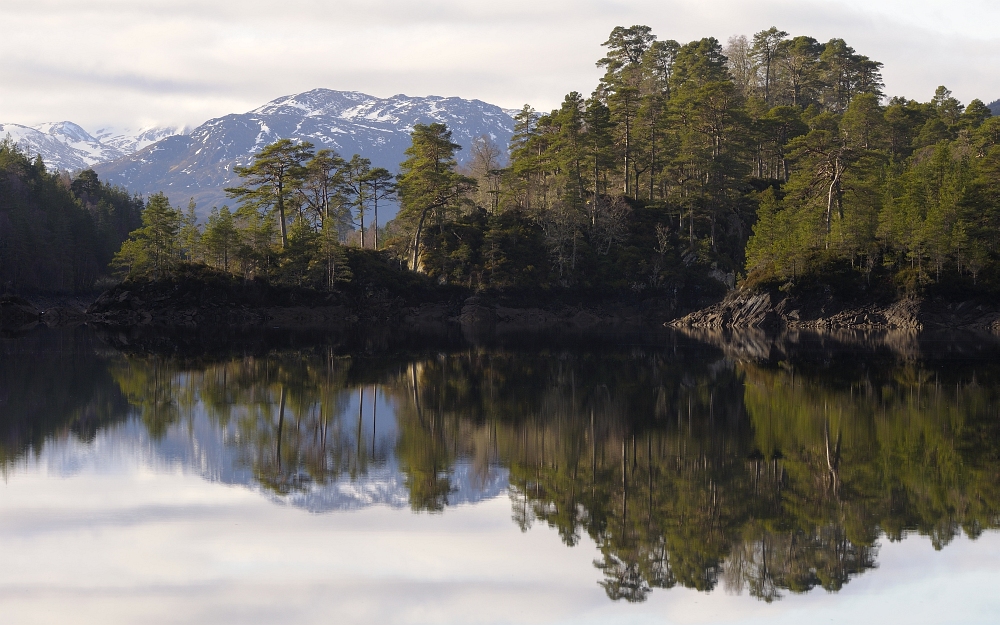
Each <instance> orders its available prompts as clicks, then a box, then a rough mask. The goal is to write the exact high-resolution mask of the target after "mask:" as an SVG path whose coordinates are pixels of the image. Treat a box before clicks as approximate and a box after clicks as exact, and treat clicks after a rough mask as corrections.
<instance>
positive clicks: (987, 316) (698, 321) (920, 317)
mask: <svg viewBox="0 0 1000 625" xmlns="http://www.w3.org/2000/svg"><path fill="white" fill-rule="evenodd" d="M668 325H670V326H672V327H675V328H695V329H713V330H720V329H762V330H770V331H776V330H786V329H787V330H836V329H851V330H869V331H871V330H876V331H882V330H904V331H912V332H921V331H925V330H970V331H978V332H988V333H991V334H992V333H1000V305H997V303H994V302H988V301H981V300H967V301H957V302H956V301H947V300H943V299H933V298H924V297H910V298H904V299H900V300H896V301H889V302H868V303H866V302H856V301H845V300H843V299H841V298H838V297H836V296H835V295H834V294H833V293H832V292H831V291H830V290H829V289H825V290H820V291H818V292H813V293H809V294H807V295H789V294H786V293H782V292H780V291H774V290H757V291H750V290H740V291H734V292H732V293H730V294H729V296H727V297H726V298H725V299H724V300H723V301H721V302H718V303H716V304H713V305H711V306H709V307H707V308H704V309H701V310H698V311H695V312H693V313H690V314H687V315H685V316H683V317H680V318H679V319H675V320H673V321H671V322H669V324H668Z"/></svg>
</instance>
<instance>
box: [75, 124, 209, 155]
mask: <svg viewBox="0 0 1000 625" xmlns="http://www.w3.org/2000/svg"><path fill="white" fill-rule="evenodd" d="M188 132H190V128H185V127H183V126H148V127H143V128H139V129H138V130H135V129H131V128H124V129H116V128H101V129H99V130H98V131H97V132H95V133H94V136H95V137H97V140H98V141H100V142H101V143H102V144H103V145H106V146H109V147H112V148H115V149H117V150H119V151H120V152H121V153H122V156H125V155H128V154H132V153H133V152H138V151H139V150H141V149H143V148H145V147H146V146H149V145H152V144H154V143H156V142H157V141H159V140H160V139H165V138H166V137H172V136H174V135H183V134H186V133H188Z"/></svg>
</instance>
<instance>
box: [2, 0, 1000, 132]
mask: <svg viewBox="0 0 1000 625" xmlns="http://www.w3.org/2000/svg"><path fill="white" fill-rule="evenodd" d="M998 19H1000V7H998V6H994V4H991V3H988V2H986V1H985V0H966V1H965V2H952V3H950V4H948V5H947V6H945V5H943V4H942V3H940V2H934V1H932V0H910V1H908V2H903V0H871V1H868V2H865V1H862V0H841V1H840V2H820V1H818V0H813V1H811V2H809V1H805V2H803V1H798V2H792V1H790V0H759V1H757V2H753V3H749V2H738V1H736V0H701V1H694V0H666V1H664V0H658V1H653V0H636V1H630V2H615V1H610V0H584V1H575V2H573V1H570V0H553V1H549V2H539V1H538V0H535V1H528V0H509V1H507V2H473V1H468V0H464V1H463V0H430V1H427V2H420V3H417V2H409V1H403V0H373V1H369V2H362V1H360V0H341V1H335V2H330V1H321V0H285V1H284V2H282V3H280V6H278V5H275V4H274V3H273V2H270V1H266V2H265V1H263V0H242V1H238V2H237V1H235V0H219V1H215V2H202V1H198V2H195V1H191V0H145V1H136V0H77V1H75V2H70V1H66V0H33V1H31V2H28V1H25V0H5V2H3V3H2V4H0V23H2V24H4V37H3V38H0V84H2V85H3V89H2V90H0V121H5V122H8V121H9V122H17V123H28V124H31V123H39V122H43V121H53V120H62V119H69V120H73V121H76V122H77V123H80V124H82V125H83V126H84V127H86V128H88V129H95V128H97V127H100V126H108V125H113V126H132V127H134V126H137V125H147V124H153V123H158V124H188V125H196V124H199V123H201V122H202V121H205V120H206V119H207V118H209V117H214V116H219V115H224V114H226V113H231V112H242V111H246V110H249V109H252V108H254V107H256V106H258V105H260V104H262V103H263V102H265V101H268V100H271V99H273V98H275V97H278V96H281V95H286V94H290V93H296V92H300V91H305V90H308V89H312V88H316V87H328V88H333V89H346V90H358V91H364V92H367V93H372V94H374V95H382V96H388V95H392V94H395V93H407V94H410V95H430V94H433V95H446V96H450V95H458V96H462V97H467V98H478V99H482V100H486V101H489V102H493V103H496V104H499V105H501V106H506V107H518V106H520V105H521V104H524V103H525V102H528V103H531V104H532V105H534V106H536V108H539V109H543V110H544V109H548V108H551V107H554V106H557V105H558V103H559V102H560V101H561V99H562V96H563V95H564V94H565V93H567V92H569V91H572V90H577V91H581V92H583V93H589V92H590V91H591V90H592V89H593V87H594V85H595V83H596V81H597V78H598V76H599V72H598V70H597V68H596V67H594V61H595V60H596V59H597V58H600V56H601V51H602V50H601V47H600V43H601V42H602V41H604V39H605V38H606V37H607V34H608V32H610V30H611V28H613V27H614V26H616V25H622V24H624V25H631V24H637V23H641V24H648V25H650V26H651V27H652V28H653V30H654V32H656V33H657V34H658V35H659V36H660V37H661V38H670V39H677V40H679V41H688V40H691V39H696V38H700V37H703V36H714V37H717V38H718V39H720V40H723V41H724V40H725V39H726V38H727V37H728V36H730V35H732V34H748V35H749V34H752V33H753V32H754V31H756V30H760V29H763V28H767V27H769V26H771V25H777V26H778V27H780V28H782V29H784V30H787V31H789V32H791V33H793V34H808V35H811V36H813V37H816V38H818V39H821V40H826V39H830V38H832V37H842V38H844V39H846V40H847V41H848V43H849V44H851V45H852V46H854V48H856V49H857V50H858V51H859V52H861V53H863V54H867V55H868V56H870V57H872V58H875V59H877V60H880V61H882V62H884V63H885V65H886V67H885V78H886V86H887V91H888V92H889V93H890V94H905V95H907V96H909V97H914V98H919V99H927V98H929V97H930V95H931V94H932V93H933V90H934V88H935V87H936V86H937V85H938V84H942V83H945V84H947V85H948V86H949V87H950V88H951V89H952V90H953V91H954V92H955V94H956V96H958V97H959V98H960V99H962V100H964V101H968V100H971V99H972V98H974V97H979V98H981V99H984V100H987V101H988V100H992V99H994V98H997V97H1000V76H998V75H997V74H996V73H995V72H993V70H992V68H994V67H995V66H996V65H997V62H998V61H1000V38H998V37H997V36H996V35H995V34H994V33H993V32H992V30H993V29H992V27H991V25H994V24H996V23H997V21H998Z"/></svg>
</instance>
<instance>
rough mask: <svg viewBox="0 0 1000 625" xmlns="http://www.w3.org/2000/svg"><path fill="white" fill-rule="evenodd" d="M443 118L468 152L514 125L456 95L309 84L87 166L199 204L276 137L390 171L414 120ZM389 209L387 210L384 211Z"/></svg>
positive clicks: (208, 201)
mask: <svg viewBox="0 0 1000 625" xmlns="http://www.w3.org/2000/svg"><path fill="white" fill-rule="evenodd" d="M433 122H442V123H445V124H447V125H448V128H449V129H451V130H452V133H453V139H454V141H455V142H456V143H459V144H461V145H462V146H463V148H465V149H464V150H463V151H461V152H460V153H459V159H460V161H461V160H464V159H465V158H467V157H468V148H469V146H470V145H471V144H472V142H473V140H474V139H475V138H477V137H479V136H482V135H487V136H489V137H491V138H492V140H493V141H495V142H496V143H497V144H498V145H500V146H501V147H502V148H504V149H506V147H507V144H508V143H509V141H510V137H511V134H512V133H513V129H514V120H513V119H512V118H511V116H510V114H509V112H507V111H505V110H503V109H501V108H500V107H498V106H494V105H492V104H487V103H486V102H481V101H479V100H464V99H462V98H443V97H437V96H430V97H410V96H405V95H395V96H392V97H390V98H376V97H374V96H370V95H366V94H363V93H358V92H356V91H333V90H330V89H314V90H312V91H307V92H305V93H300V94H296V95H291V96H286V97H282V98H278V99H276V100H273V101H271V102H268V103H267V104H265V105H263V106H261V107H259V108H257V109H254V110H252V111H249V112H247V113H242V114H232V115H226V116H224V117H219V118H216V119H211V120H209V121H207V122H205V123H204V124H202V125H200V126H198V127H197V128H195V129H194V130H193V131H191V133H190V134H183V135H181V134H176V135H173V136H168V137H165V138H163V139H161V140H159V141H157V142H155V143H152V144H151V145H148V146H147V147H145V148H143V149H140V150H138V151H136V152H134V153H131V154H127V155H124V156H121V157H118V158H116V159H115V160H112V161H110V162H104V163H101V164H98V165H95V166H94V169H95V170H96V171H97V173H98V174H99V175H100V176H101V178H102V179H105V180H107V181H109V182H111V183H114V184H120V185H122V186H124V187H126V188H128V189H131V190H134V191H137V192H139V193H144V194H148V193H152V192H156V191H163V192H164V193H166V194H167V196H168V197H170V199H171V201H172V202H173V203H174V204H179V205H181V206H184V205H185V204H187V202H188V199H189V198H191V197H193V198H194V199H195V201H196V202H197V203H198V209H199V210H198V212H199V214H201V215H205V214H206V213H207V212H208V210H210V209H211V207H212V206H219V205H222V204H224V203H227V202H228V203H231V201H230V200H227V198H226V196H225V193H224V191H223V189H224V188H226V187H229V186H233V184H234V183H235V182H236V180H237V177H236V175H235V174H234V173H233V168H234V167H236V166H240V165H246V164H248V163H249V162H250V161H251V160H252V157H253V155H254V154H255V153H257V152H258V151H259V150H260V149H261V148H263V147H264V146H266V145H268V144H270V143H273V142H274V141H277V140H278V139H285V138H289V139H301V140H304V141H309V142H311V143H313V144H315V146H316V148H317V149H322V148H330V149H333V150H336V151H337V152H338V153H340V154H341V155H342V156H344V157H347V158H349V157H350V156H351V155H352V154H356V153H357V154H361V155H362V156H364V157H366V158H369V159H371V161H372V163H373V164H374V165H376V166H380V167H385V168H386V169H388V170H390V171H393V172H395V171H397V170H398V167H399V163H400V162H401V161H402V160H403V159H404V154H403V152H404V150H406V148H407V147H409V145H410V136H409V135H410V132H411V130H412V129H413V126H414V124H418V123H433ZM387 217H389V215H387Z"/></svg>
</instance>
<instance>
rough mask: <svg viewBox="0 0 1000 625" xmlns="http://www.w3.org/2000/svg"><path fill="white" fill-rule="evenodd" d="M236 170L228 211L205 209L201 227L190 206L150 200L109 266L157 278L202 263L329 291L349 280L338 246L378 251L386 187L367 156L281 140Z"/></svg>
mask: <svg viewBox="0 0 1000 625" xmlns="http://www.w3.org/2000/svg"><path fill="white" fill-rule="evenodd" d="M236 172H237V173H238V174H239V175H240V176H242V178H243V184H241V185H240V186H238V187H233V188H230V189H226V192H227V194H228V195H229V196H230V197H232V198H234V199H235V200H236V201H237V202H238V208H237V209H236V210H235V211H233V210H230V208H229V207H228V206H223V207H222V208H218V207H216V208H213V209H212V211H211V214H210V215H209V217H208V219H207V221H206V222H205V223H204V224H200V223H199V222H198V219H197V216H196V215H195V208H196V207H195V205H194V203H193V202H192V203H191V204H189V205H188V207H187V210H186V211H181V210H180V209H179V208H177V207H174V206H171V204H170V201H169V200H168V199H167V198H166V196H164V195H163V194H156V195H153V196H152V197H150V198H149V204H148V207H147V208H146V211H145V212H144V213H143V216H142V228H140V229H137V230H136V231H135V232H133V233H132V235H131V237H130V238H129V240H128V241H126V242H125V244H124V245H123V246H122V248H121V250H120V251H119V252H118V254H117V255H116V256H115V259H114V263H115V266H116V267H117V268H118V269H119V270H121V271H122V272H123V273H125V274H128V275H135V274H149V275H152V276H153V277H157V276H161V275H163V274H164V273H165V272H169V271H171V270H172V269H174V268H175V267H176V266H177V265H178V264H180V263H185V262H187V263H203V264H206V265H209V266H211V267H214V268H217V269H220V270H222V271H226V272H229V273H232V274H235V275H238V276H242V277H244V278H247V279H253V278H263V279H266V280H269V281H272V282H276V283H282V284H294V285H297V286H311V287H316V288H325V289H330V288H333V287H334V286H335V285H336V284H337V283H338V282H344V281H348V280H350V279H351V277H352V271H351V268H350V266H349V263H348V262H347V255H346V253H345V250H344V245H345V244H346V243H348V242H350V241H351V239H352V237H353V239H354V240H355V241H356V243H357V244H358V245H359V246H360V247H362V248H376V247H378V246H379V242H378V233H379V228H378V208H379V203H380V202H381V203H382V206H383V207H384V206H385V202H386V201H387V200H389V199H391V198H393V197H394V194H395V188H396V187H395V182H394V179H393V176H392V175H391V174H390V173H389V172H388V171H387V170H385V169H383V168H380V167H372V165H371V161H369V160H368V159H366V158H362V157H360V156H358V155H357V154H355V155H354V156H353V157H352V158H351V159H350V160H345V159H343V158H341V157H340V156H339V155H338V154H336V153H335V152H333V151H331V150H319V151H318V152H314V150H313V146H312V144H310V143H306V142H303V143H294V142H292V141H290V140H288V139H284V140H281V141H278V142H276V143H274V144H272V145H270V146H267V147H266V148H264V149H263V150H262V151H261V152H260V153H259V154H257V155H256V156H255V158H254V161H253V163H252V164H251V165H249V166H248V167H243V168H237V169H236ZM368 215H371V219H372V220H373V221H370V222H369V224H370V225H369V227H368V228H367V229H366V227H365V218H366V217H367V216H368Z"/></svg>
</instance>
